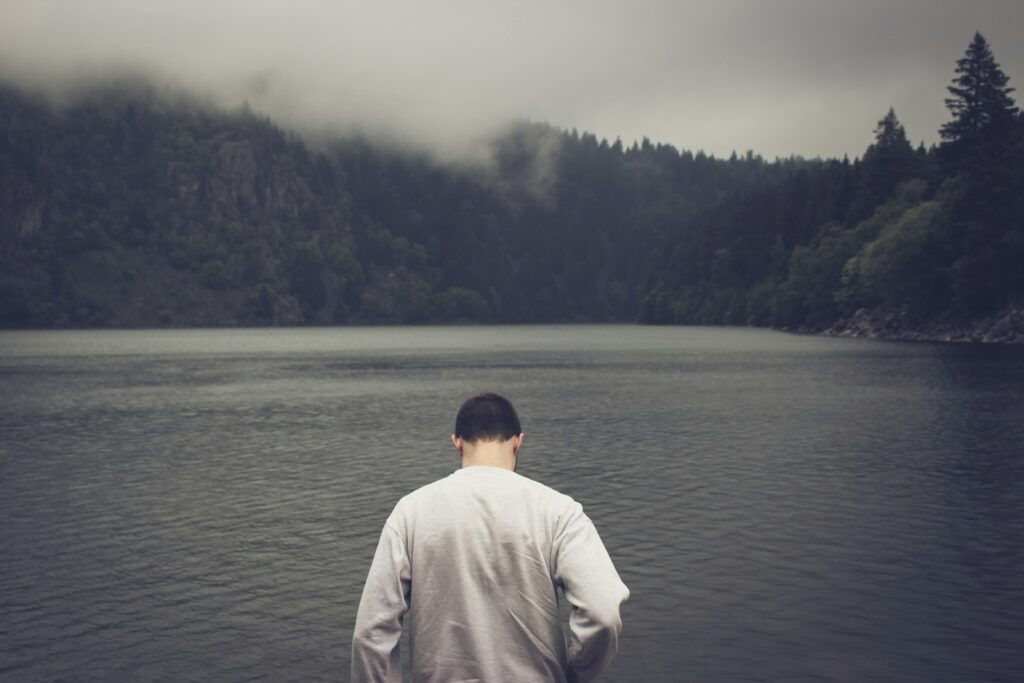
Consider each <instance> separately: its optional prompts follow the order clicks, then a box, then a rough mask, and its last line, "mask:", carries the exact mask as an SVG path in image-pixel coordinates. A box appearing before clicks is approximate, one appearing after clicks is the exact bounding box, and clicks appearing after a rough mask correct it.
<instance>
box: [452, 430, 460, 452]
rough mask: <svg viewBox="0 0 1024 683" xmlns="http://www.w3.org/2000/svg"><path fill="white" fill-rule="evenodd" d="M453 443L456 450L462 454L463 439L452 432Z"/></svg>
mask: <svg viewBox="0 0 1024 683" xmlns="http://www.w3.org/2000/svg"><path fill="white" fill-rule="evenodd" d="M452 445H453V446H455V450H457V451H458V452H459V455H462V439H460V438H459V437H457V436H455V435H454V434H452Z"/></svg>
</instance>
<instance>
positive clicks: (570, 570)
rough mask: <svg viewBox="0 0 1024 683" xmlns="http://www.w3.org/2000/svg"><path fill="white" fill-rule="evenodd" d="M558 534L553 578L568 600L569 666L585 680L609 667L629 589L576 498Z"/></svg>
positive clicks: (617, 641) (577, 678)
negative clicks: (570, 610)
mask: <svg viewBox="0 0 1024 683" xmlns="http://www.w3.org/2000/svg"><path fill="white" fill-rule="evenodd" d="M563 528H564V531H563V532H562V534H561V535H560V536H559V539H558V541H556V543H557V551H556V553H557V554H556V557H555V578H556V579H557V580H558V582H559V584H560V585H561V586H562V590H563V592H564V593H565V598H566V600H568V601H569V604H570V605H572V612H571V614H570V615H569V631H570V634H571V637H570V641H569V667H570V670H571V674H570V675H573V674H574V675H575V677H576V680H579V681H589V680H592V679H594V678H597V676H598V675H599V674H600V673H601V672H602V671H603V670H604V669H605V667H607V666H608V664H609V662H611V660H612V657H613V656H615V652H616V651H617V650H618V647H619V632H620V631H621V630H622V620H621V618H620V617H619V605H621V604H622V603H623V602H625V601H626V599H628V598H629V589H628V588H626V586H625V584H623V583H622V580H621V579H619V575H618V572H616V571H615V567H614V565H612V560H611V558H610V557H608V551H607V550H606V549H605V547H604V544H603V543H602V542H601V538H600V536H598V535H597V529H595V528H594V524H593V522H591V521H590V518H589V517H587V516H586V515H585V514H584V513H583V507H582V506H580V505H579V503H576V504H575V507H574V509H573V510H572V512H571V513H570V514H569V519H568V523H567V524H566V525H565V526H564V527H563Z"/></svg>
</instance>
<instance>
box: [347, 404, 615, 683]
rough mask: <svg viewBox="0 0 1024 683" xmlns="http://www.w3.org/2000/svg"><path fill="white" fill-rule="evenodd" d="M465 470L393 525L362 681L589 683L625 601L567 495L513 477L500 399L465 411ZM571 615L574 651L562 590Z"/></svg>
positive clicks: (366, 637)
mask: <svg viewBox="0 0 1024 683" xmlns="http://www.w3.org/2000/svg"><path fill="white" fill-rule="evenodd" d="M452 443H454V444H455V449H456V450H457V451H458V452H459V455H460V456H461V469H458V470H456V471H455V472H454V473H452V474H451V475H449V476H447V477H445V478H444V479H441V480H439V481H436V482H434V483H432V484H428V485H427V486H424V487H422V488H420V489H418V490H416V491H414V492H412V493H410V494H409V495H407V496H405V497H404V498H402V499H401V500H400V501H399V502H398V504H397V505H396V506H395V509H394V511H393V512H392V513H391V516H390V517H388V520H387V522H386V523H385V524H384V530H383V532H382V533H381V537H380V542H379V544H378V545H377V552H376V554H375V555H374V558H373V563H372V565H371V567H370V574H369V576H368V577H367V579H366V586H365V587H364V589H363V597H362V600H361V601H360V603H359V613H358V615H357V616H356V627H355V633H354V635H353V638H352V680H353V681H357V682H362V681H401V657H400V656H399V648H398V639H399V636H400V635H401V630H402V622H403V617H404V616H405V615H406V613H408V617H409V647H410V650H411V659H412V679H413V681H417V682H421V681H422V682H427V681H431V682H433V681H438V682H444V683H449V682H451V681H485V682H491V681H496V682H501V681H515V682H516V683H527V682H531V681H545V682H547V681H576V680H579V681H588V680H591V679H593V678H595V677H596V676H597V675H598V674H599V673H600V672H601V671H602V670H603V669H604V668H605V667H606V666H607V665H608V663H609V662H610V661H611V658H612V656H613V655H614V654H615V651H616V649H617V647H618V635H619V631H620V630H621V628H622V622H621V620H620V618H619V605H620V604H621V603H622V602H624V601H625V600H626V599H627V598H628V597H629V590H627V588H626V586H625V585H623V583H622V581H621V580H620V579H619V575H618V574H617V573H616V571H615V567H614V566H612V561H611V559H610V558H609V557H608V552H607V551H606V550H605V547H604V545H603V544H602V543H601V539H600V538H599V537H598V535H597V531H596V530H595V529H594V525H593V523H592V522H591V521H590V519H589V518H588V517H587V516H586V515H585V514H583V508H582V507H581V506H580V504H579V503H577V502H575V501H574V500H573V499H572V498H570V497H569V496H566V495H564V494H561V493H558V492H557V491H555V490H553V489H550V488H548V487H547V486H544V485H543V484H540V483H538V482H535V481H532V480H530V479H527V478H526V477H523V476H520V475H519V474H516V473H515V469H516V462H517V460H518V457H519V451H520V449H521V448H522V445H523V434H522V430H521V429H520V426H519V418H518V416H517V415H516V411H515V409H514V408H513V407H512V404H511V403H509V402H508V400H506V399H505V398H502V397H501V396H498V395H496V394H483V395H481V396H476V397H474V398H471V399H469V400H468V401H466V402H465V403H464V404H463V405H462V408H460V409H459V413H458V416H457V417H456V419H455V433H454V434H453V435H452ZM559 588H561V589H562V591H563V593H564V594H565V598H566V600H568V602H569V604H570V605H571V614H570V617H569V630H570V642H569V644H568V647H566V642H565V635H564V632H563V630H562V625H561V623H560V620H559V616H558V589H559Z"/></svg>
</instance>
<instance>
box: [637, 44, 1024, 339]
mask: <svg viewBox="0 0 1024 683" xmlns="http://www.w3.org/2000/svg"><path fill="white" fill-rule="evenodd" d="M1008 80H1009V79H1008V78H1007V76H1006V75H1005V74H1004V73H1003V72H1002V70H1001V69H1000V68H999V66H998V64H997V63H996V61H995V59H994V58H993V55H992V52H991V50H990V48H989V46H988V44H987V43H986V41H985V39H984V37H982V36H981V35H980V34H976V35H975V37H974V40H973V41H972V42H971V44H970V47H969V48H968V50H967V52H966V54H965V56H964V57H963V58H962V59H960V60H959V61H958V62H957V66H956V72H955V77H954V79H953V82H952V85H951V86H950V87H949V95H950V96H949V98H948V99H947V100H946V105H947V108H948V109H949V111H950V115H951V119H950V121H949V122H948V123H947V124H945V125H944V126H943V127H942V129H941V131H940V134H941V138H942V142H941V144H940V145H939V146H938V147H936V148H932V149H929V150H925V149H924V148H922V147H918V148H917V149H914V148H912V146H911V144H910V142H909V141H908V139H907V135H906V132H905V131H904V129H903V126H902V125H901V124H900V123H899V121H898V120H897V117H896V114H895V113H894V112H893V111H892V110H891V109H890V110H889V112H888V113H887V114H886V115H885V116H884V117H883V118H882V119H881V120H880V121H879V123H878V127H877V128H876V129H875V141H874V143H873V144H872V145H871V146H870V147H868V149H867V151H866V152H865V153H864V155H863V158H862V159H860V160H858V161H855V162H853V163H850V162H848V161H846V160H844V161H841V162H840V161H831V162H828V163H826V164H823V165H821V166H817V167H807V168H805V169H801V170H800V171H798V172H797V173H795V174H792V175H790V176H788V177H787V178H786V179H785V180H784V181H783V182H782V183H781V184H780V185H779V186H776V187H770V188H766V189H762V188H754V189H753V190H752V191H751V190H741V191H738V192H737V193H735V194H734V195H733V196H732V197H730V200H729V201H727V202H723V203H722V204H720V205H719V206H717V207H713V208H712V209H710V210H708V211H706V212H704V213H702V214H701V215H699V216H697V217H696V218H695V219H693V220H691V221H688V222H686V223H685V224H681V226H680V229H679V232H678V233H677V235H676V236H675V246H674V249H673V252H672V254H671V256H670V258H669V261H668V263H667V265H666V266H665V267H664V268H662V269H661V270H659V271H658V273H657V275H656V276H655V278H654V282H653V283H652V287H651V288H650V290H649V291H648V293H647V294H646V296H645V297H644V300H643V304H642V309H641V315H640V318H641V320H644V321H647V322H658V323H705V324H723V323H725V324H741V325H742V324H753V325H771V326H775V327H787V328H799V329H810V330H821V329H824V328H827V327H829V326H831V325H833V324H835V323H836V321H837V320H840V319H842V318H845V317H849V316H852V315H853V314H854V313H856V312H857V311H858V310H862V309H880V310H884V311H888V312H890V313H892V314H895V315H897V316H899V317H900V318H901V319H902V320H904V321H905V322H907V323H908V324H914V323H915V322H922V321H929V320H935V319H946V320H950V321H964V320H970V319H972V318H977V317H979V316H983V315H986V314H989V313H992V312H994V311H997V310H999V309H1000V308H1002V307H1006V306H1008V305H1011V304H1014V303H1019V302H1021V301H1024V268H1022V265H1024V118H1022V116H1021V115H1020V113H1019V111H1018V110H1017V107H1016V105H1015V104H1014V101H1013V99H1012V97H1011V95H1010V93H1011V92H1012V91H1013V88H1010V87H1009V86H1008Z"/></svg>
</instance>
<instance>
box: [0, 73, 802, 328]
mask: <svg viewBox="0 0 1024 683" xmlns="http://www.w3.org/2000/svg"><path fill="white" fill-rule="evenodd" d="M790 172H791V169H789V168H788V166H787V165H769V164H767V163H765V162H764V161H763V160H762V159H760V158H757V157H754V156H752V155H751V156H748V157H747V158H745V159H732V160H729V161H723V160H716V159H713V158H710V157H708V156H705V155H703V154H696V155H694V154H690V153H686V152H684V153H679V152H677V151H676V150H675V149H673V148H671V147H667V146H656V145H652V144H650V143H649V142H647V141H644V143H643V144H642V145H634V146H633V147H632V148H630V149H623V147H622V145H621V143H619V142H615V143H612V144H609V143H608V142H607V141H604V140H602V141H598V140H597V139H596V138H595V137H594V136H593V135H588V134H582V135H581V134H578V133H576V132H575V131H572V132H564V131H559V130H556V129H554V128H552V127H550V126H547V125H540V124H530V123H520V124H518V125H516V126H514V127H512V128H511V129H510V130H508V131H507V132H506V133H505V134H503V135H502V136H500V137H498V138H496V139H494V140H493V141H492V143H491V145H490V148H489V149H488V150H487V155H486V158H485V161H480V162H473V163H470V162H466V163H465V164H463V165H457V164H456V165H453V164H439V163H436V162H434V161H432V160H431V159H430V158H429V157H428V156H426V155H424V154H418V153H414V152H410V151H401V150H397V149H394V148H389V147H387V146H382V145H378V144H372V143H370V142H369V141H367V140H365V139H361V138H358V137H348V138H345V139H340V140H337V141H335V142H333V143H330V144H322V145H320V146H319V147H312V146H310V145H309V144H308V143H306V142H304V141H303V140H302V139H300V138H299V137H298V136H296V135H292V134H288V133H285V132H284V131H282V130H280V129H279V128H278V127H276V126H275V125H274V124H273V123H272V122H271V121H269V120H267V119H266V118H261V117H259V116H256V115H253V114H252V113H250V112H248V111H237V112H223V111H216V110H214V109H212V108H210V107H207V106H204V105H202V104H200V103H197V102H195V101H192V100H190V99H189V98H187V97H185V96H182V95H167V94H162V93H161V92H159V91H157V90H156V89H155V88H152V87H150V86H147V85H145V84H139V83H133V84H120V85H115V86H110V87H106V88H104V89H97V90H93V91H91V92H89V93H88V94H86V95H85V96H83V97H79V98H77V99H75V100H73V102H72V103H71V104H68V105H66V106H63V107H59V108H54V107H52V106H50V105H49V104H47V103H46V102H44V101H43V100H42V99H39V98H36V97H33V96H32V95H30V94H27V93H25V92H21V91H18V90H16V89H12V88H5V89H3V90H2V91H0V265H2V276H0V320H2V321H3V324H5V325H7V326H68V325H71V326H84V325H88V326H108V325H113V326H124V325H129V326H135V325H209V324H230V325H234V324H272V323H274V324H301V323H306V324H333V323H350V322H352V323H381V322H389V323H407V322H428V321H460V320H463V321H516V322H522V321H580V320H635V319H636V313H637V310H638V309H639V302H640V298H641V296H642V294H643V292H644V285H645V284H646V282H647V278H648V276H649V274H650V273H651V271H652V268H654V267H656V266H657V265H659V264H660V263H661V262H662V261H663V256H662V254H663V251H664V245H665V244H666V241H667V239H668V238H669V235H670V234H671V232H672V230H674V229H675V227H676V226H677V225H678V224H679V223H680V221H684V222H685V221H687V220H689V218H690V217H692V216H695V215H697V214H699V213H700V212H701V211H704V210H707V209H708V208H710V207H712V206H715V205H717V204H718V203H719V202H720V201H721V200H722V198H723V197H726V196H729V195H730V194H731V193H733V192H735V191H737V190H738V189H742V188H752V187H766V186H769V185H771V184H772V183H773V182H778V180H779V179H781V178H782V177H784V176H785V175H786V174H788V173H790Z"/></svg>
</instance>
